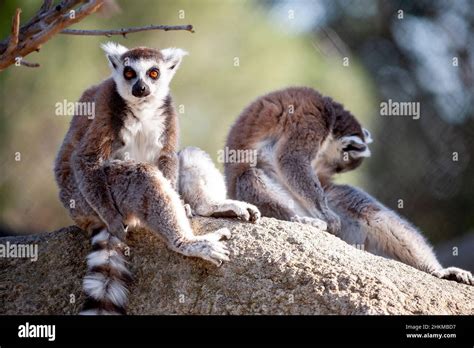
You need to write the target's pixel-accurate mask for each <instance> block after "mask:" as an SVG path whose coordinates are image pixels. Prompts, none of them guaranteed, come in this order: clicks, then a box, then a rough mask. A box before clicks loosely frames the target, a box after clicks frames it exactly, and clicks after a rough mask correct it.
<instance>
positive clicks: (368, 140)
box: [362, 128, 374, 144]
mask: <svg viewBox="0 0 474 348" xmlns="http://www.w3.org/2000/svg"><path fill="white" fill-rule="evenodd" d="M362 132H364V138H365V143H366V144H370V143H373V142H374V141H373V140H372V136H371V135H370V132H369V131H368V130H367V129H365V128H362Z"/></svg>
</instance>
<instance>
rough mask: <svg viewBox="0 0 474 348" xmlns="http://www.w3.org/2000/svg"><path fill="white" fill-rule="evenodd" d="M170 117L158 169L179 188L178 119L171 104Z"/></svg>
mask: <svg viewBox="0 0 474 348" xmlns="http://www.w3.org/2000/svg"><path fill="white" fill-rule="evenodd" d="M167 106H168V117H167V120H166V127H165V132H164V137H165V139H164V144H163V149H162V150H161V153H160V155H159V156H158V159H157V166H158V169H159V170H160V171H161V172H162V173H163V176H164V177H165V178H166V179H168V180H169V181H170V182H171V185H172V186H173V188H174V189H175V190H177V189H178V186H177V185H178V167H179V160H178V154H177V150H178V120H177V117H176V112H175V111H174V109H173V107H172V106H171V104H168V105H167Z"/></svg>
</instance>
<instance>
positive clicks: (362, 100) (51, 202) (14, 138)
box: [0, 0, 375, 233]
mask: <svg viewBox="0 0 474 348" xmlns="http://www.w3.org/2000/svg"><path fill="white" fill-rule="evenodd" d="M40 4H41V2H40V1H27V0H23V1H17V2H16V3H15V2H14V1H7V2H3V3H0V19H1V21H0V23H1V26H0V33H1V36H2V38H3V37H6V35H7V34H8V32H9V27H10V19H11V15H12V14H13V11H14V8H15V7H17V6H18V7H21V8H22V10H23V13H22V20H23V21H26V19H27V18H29V16H31V15H32V14H33V13H34V11H35V10H36V9H37V8H39V6H40ZM119 4H120V6H121V8H122V12H121V13H119V14H116V15H114V16H113V17H111V18H102V17H100V16H97V15H93V16H91V17H89V18H86V19H85V20H84V21H83V22H81V23H79V24H78V25H76V26H75V27H74V28H84V29H111V28H120V27H127V26H139V25H147V24H169V25H178V24H192V25H193V26H194V28H195V30H196V32H195V33H193V34H191V33H189V32H185V31H170V32H163V31H153V32H144V33H136V34H130V35H128V36H127V38H122V37H113V38H112V39H111V40H114V41H117V42H120V43H121V44H123V45H125V46H128V47H134V46H150V47H155V48H165V47H169V46H175V47H180V48H183V49H185V50H187V51H189V53H190V55H189V56H188V57H186V58H185V60H184V62H183V64H182V65H181V68H180V71H179V72H178V73H177V74H176V76H175V79H174V81H173V82H172V87H171V90H172V94H173V97H174V102H175V105H176V106H179V105H183V106H184V113H182V114H180V122H181V146H187V145H194V146H198V147H201V148H203V149H204V150H206V151H207V152H209V153H210V154H211V156H212V157H213V159H214V160H216V158H217V151H218V150H219V149H221V148H222V147H223V146H224V143H225V138H226V135H227V132H228V129H229V127H230V125H231V124H232V122H233V121H234V120H235V118H236V117H237V116H238V114H239V113H240V111H241V110H242V109H243V108H244V107H245V106H246V105H247V104H249V103H250V102H251V101H252V100H253V99H255V98H256V97H258V96H259V95H262V94H264V93H267V92H270V91H272V90H275V89H280V88H283V87H287V86H292V85H305V86H310V87H314V88H316V89H318V90H320V91H321V92H322V93H323V94H327V95H330V96H332V97H333V98H334V99H336V100H338V101H340V102H342V103H344V104H345V106H346V107H347V108H348V109H350V110H351V111H352V112H353V113H354V114H355V115H356V116H357V117H358V118H359V119H360V120H361V121H362V123H364V125H366V126H367V127H368V128H369V129H370V122H371V119H373V116H371V112H372V113H373V110H374V105H375V101H374V96H373V94H374V92H373V87H372V85H371V83H370V79H369V78H368V76H367V74H366V72H365V71H364V69H363V68H362V67H361V66H360V65H359V64H358V62H357V61H354V60H351V63H350V66H349V67H344V66H343V65H342V61H341V63H340V64H335V63H334V59H340V58H338V57H336V58H335V57H330V56H325V55H322V54H321V53H320V51H319V50H318V49H317V48H316V47H317V45H318V43H317V42H316V41H315V40H316V39H315V37H314V36H313V35H311V34H310V33H302V34H298V33H295V32H291V31H287V30H285V27H286V26H287V25H290V24H289V23H275V21H272V18H270V17H269V15H268V8H267V7H266V6H265V4H262V3H260V2H257V1H231V0H225V1H217V0H204V1H175V0H173V1H172V0H165V1H151V0H147V1H145V0H140V1H119ZM180 10H184V16H185V18H180V17H179V14H180V12H179V11H180ZM107 40H108V39H107V38H105V37H86V36H67V35H57V36H55V37H54V38H53V39H52V40H51V41H49V42H48V43H46V44H45V45H44V46H43V47H42V49H41V51H40V52H39V53H33V54H31V55H29V56H28V57H27V58H26V59H27V60H28V61H31V62H38V63H40V64H41V67H40V68H37V69H31V68H26V67H15V66H11V67H10V68H8V69H7V70H6V71H4V72H0V142H1V146H0V170H1V176H0V222H1V223H2V224H4V225H6V226H8V227H10V228H11V229H13V230H16V231H24V232H28V233H31V232H44V231H51V230H54V229H57V228H60V227H62V226H64V225H68V224H71V220H70V219H69V217H68V216H67V212H66V210H65V209H64V208H63V207H62V206H61V205H60V203H59V200H58V198H57V188H56V185H55V182H54V178H53V171H52V168H53V162H54V158H55V155H56V153H57V150H58V148H59V146H60V144H61V142H62V139H63V137H64V134H65V132H66V130H67V128H68V126H69V121H70V118H69V117H66V116H57V115H55V104H56V103H57V102H62V101H63V100H64V99H66V100H68V101H75V100H77V99H78V98H79V97H80V95H81V93H82V91H83V90H84V89H85V88H87V87H89V86H90V85H92V84H96V83H98V82H100V81H101V80H102V79H105V78H107V77H108V75H109V69H108V66H107V62H106V59H105V57H104V56H103V53H102V51H101V50H100V48H99V45H100V43H102V42H105V41H107ZM236 57H238V59H239V66H234V62H235V58H236ZM351 59H352V58H351ZM17 152H19V153H20V154H21V160H20V161H15V153H17ZM219 167H220V168H222V165H221V164H219ZM364 170H365V164H364V165H363V166H362V167H361V169H359V170H358V171H356V172H354V173H348V174H344V176H343V181H344V182H352V183H358V184H362V186H364V183H363V182H362V178H363V174H364Z"/></svg>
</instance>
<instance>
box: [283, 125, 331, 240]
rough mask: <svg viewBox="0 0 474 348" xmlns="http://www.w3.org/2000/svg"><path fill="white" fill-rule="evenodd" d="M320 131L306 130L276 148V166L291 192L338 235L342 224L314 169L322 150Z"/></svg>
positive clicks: (313, 215)
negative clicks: (313, 162)
mask: <svg viewBox="0 0 474 348" xmlns="http://www.w3.org/2000/svg"><path fill="white" fill-rule="evenodd" d="M323 138H324V134H322V132H321V131H318V130H313V131H311V130H310V129H308V128H306V129H305V131H304V132H303V131H301V130H299V131H298V132H294V133H293V134H291V135H290V136H288V137H287V138H286V139H282V141H281V142H280V144H279V146H278V148H277V157H276V158H277V164H278V170H279V174H280V176H282V178H283V181H284V182H285V183H286V185H287V187H288V189H289V190H291V192H292V193H293V194H295V195H297V196H298V197H299V198H300V199H301V201H302V202H304V205H305V207H306V208H307V210H308V211H309V212H310V213H311V215H312V216H311V217H314V218H319V219H322V220H324V221H326V222H327V223H328V227H329V231H331V232H332V233H337V232H338V231H339V229H340V221H339V218H338V216H337V215H336V214H334V213H333V212H332V211H331V209H330V208H329V207H328V204H327V200H326V196H325V193H324V190H323V188H322V187H321V183H320V182H319V179H318V177H317V175H316V174H315V173H314V170H313V168H312V167H311V160H312V159H313V158H315V157H316V154H317V152H318V151H319V146H318V145H315V144H319V142H320V141H321V140H320V139H323Z"/></svg>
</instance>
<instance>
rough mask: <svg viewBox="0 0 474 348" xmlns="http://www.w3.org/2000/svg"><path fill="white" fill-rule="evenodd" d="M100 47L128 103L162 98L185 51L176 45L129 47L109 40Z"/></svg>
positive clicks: (165, 94)
mask: <svg viewBox="0 0 474 348" xmlns="http://www.w3.org/2000/svg"><path fill="white" fill-rule="evenodd" d="M102 48H103V49H104V51H105V52H106V55H107V58H108V59H109V65H110V67H111V69H112V77H113V79H114V81H115V84H116V86H117V91H118V93H119V94H120V96H121V97H122V98H124V99H125V100H126V101H128V102H129V103H130V104H132V105H136V104H138V105H139V104H142V103H144V102H147V103H149V102H155V101H157V102H160V101H163V100H164V98H166V96H167V95H168V93H169V83H170V81H171V79H172V78H173V76H174V74H175V72H176V70H177V69H178V67H179V65H180V63H181V60H182V58H183V56H185V55H186V54H187V53H186V52H185V51H184V50H182V49H179V48H167V49H164V50H161V51H159V50H155V49H151V48H145V47H138V48H134V49H131V50H129V49H128V48H126V47H124V46H121V45H118V44H115V43H113V42H109V43H107V44H104V45H102Z"/></svg>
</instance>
